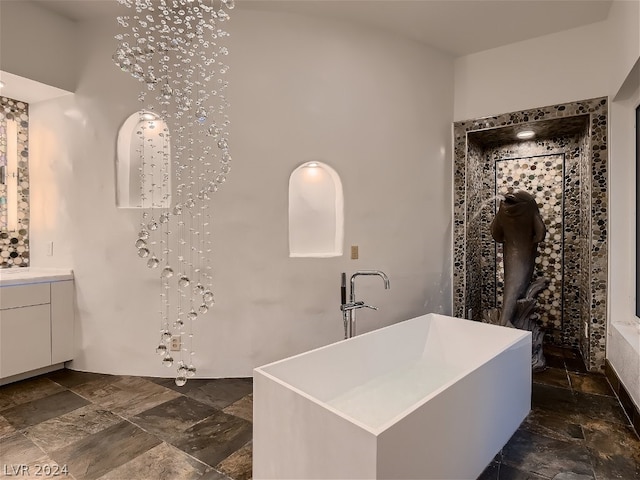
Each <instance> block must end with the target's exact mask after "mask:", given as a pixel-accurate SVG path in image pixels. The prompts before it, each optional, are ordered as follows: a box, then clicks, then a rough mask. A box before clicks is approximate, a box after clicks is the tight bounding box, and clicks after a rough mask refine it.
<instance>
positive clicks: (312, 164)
mask: <svg viewBox="0 0 640 480" xmlns="http://www.w3.org/2000/svg"><path fill="white" fill-rule="evenodd" d="M305 166H306V167H308V168H316V167H319V165H318V163H317V162H309V163H307V164H306V165H305Z"/></svg>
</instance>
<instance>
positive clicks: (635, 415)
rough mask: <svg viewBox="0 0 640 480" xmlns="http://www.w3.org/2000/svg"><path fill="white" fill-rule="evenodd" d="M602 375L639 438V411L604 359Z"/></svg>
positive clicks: (607, 360)
mask: <svg viewBox="0 0 640 480" xmlns="http://www.w3.org/2000/svg"><path fill="white" fill-rule="evenodd" d="M604 374H605V376H606V377H607V380H608V381H609V384H610V385H611V388H613V391H614V392H615V394H616V396H617V397H618V401H619V402H620V405H622V408H623V409H624V411H625V413H626V414H627V416H628V417H629V421H630V422H631V425H632V426H633V428H634V429H635V431H636V435H638V437H640V409H638V407H637V406H636V404H635V403H633V400H632V399H631V395H629V392H627V389H626V388H625V386H624V385H623V383H622V382H621V381H620V377H618V374H617V373H616V371H615V370H614V368H613V367H612V366H611V363H609V359H605V361H604Z"/></svg>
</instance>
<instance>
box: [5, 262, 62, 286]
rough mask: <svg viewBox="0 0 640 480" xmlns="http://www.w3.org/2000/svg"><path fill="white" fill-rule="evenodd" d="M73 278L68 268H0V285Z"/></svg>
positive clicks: (59, 280)
mask: <svg viewBox="0 0 640 480" xmlns="http://www.w3.org/2000/svg"><path fill="white" fill-rule="evenodd" d="M63 280H73V270H71V269H70V268H33V267H17V268H2V269H0V287H9V286H13V285H29V284H32V283H44V282H61V281H63Z"/></svg>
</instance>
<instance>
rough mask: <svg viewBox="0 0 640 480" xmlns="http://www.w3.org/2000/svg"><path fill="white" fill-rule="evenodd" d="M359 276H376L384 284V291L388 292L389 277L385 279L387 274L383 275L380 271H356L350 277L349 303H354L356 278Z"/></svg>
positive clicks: (389, 285) (389, 286)
mask: <svg viewBox="0 0 640 480" xmlns="http://www.w3.org/2000/svg"><path fill="white" fill-rule="evenodd" d="M360 275H376V276H378V277H380V278H382V281H383V282H384V288H385V290H389V289H390V288H391V284H390V282H389V277H387V274H386V273H384V272H383V271H381V270H358V271H357V272H355V273H354V274H353V275H351V280H350V284H351V290H350V298H349V300H350V301H351V302H355V297H356V291H355V286H356V277H358V276H360Z"/></svg>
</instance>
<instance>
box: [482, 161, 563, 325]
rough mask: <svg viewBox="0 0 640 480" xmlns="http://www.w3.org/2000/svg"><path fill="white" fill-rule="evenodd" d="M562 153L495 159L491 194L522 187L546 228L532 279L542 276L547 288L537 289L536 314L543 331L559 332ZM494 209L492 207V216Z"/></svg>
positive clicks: (499, 267) (499, 260)
mask: <svg viewBox="0 0 640 480" xmlns="http://www.w3.org/2000/svg"><path fill="white" fill-rule="evenodd" d="M563 164H564V156H563V155H544V156H540V157H524V158H522V157H521V158H513V159H500V160H497V161H496V162H495V165H496V182H495V193H496V194H501V195H505V194H507V193H509V192H511V191H515V190H524V191H526V192H529V193H531V194H532V195H533V196H534V197H535V199H536V203H537V204H538V208H539V209H540V215H541V216H542V218H543V220H544V223H545V226H546V228H547V235H546V237H545V240H544V241H543V242H541V243H540V244H539V245H538V251H539V252H540V255H538V257H537V258H536V265H535V270H534V274H533V276H534V278H539V277H542V278H546V279H547V282H548V283H547V287H546V288H545V289H544V290H542V291H541V292H540V294H539V295H538V297H537V300H538V309H537V311H538V315H539V317H540V322H541V324H542V325H543V326H544V327H545V330H546V331H549V330H559V331H562V298H563V295H562V293H563V292H562V279H563V275H562V263H563V258H564V255H563V248H562V247H563V234H562V232H563V208H562V207H563V204H564V201H563V191H564V188H563V182H562V179H563V169H564V168H563V166H564V165H563ZM496 212H497V208H496V210H494V215H495V213H496ZM495 248H496V262H495V263H496V282H497V284H496V292H495V298H496V305H502V296H503V290H504V262H503V256H502V244H498V243H495Z"/></svg>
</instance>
